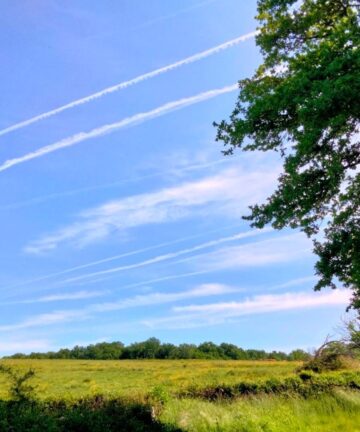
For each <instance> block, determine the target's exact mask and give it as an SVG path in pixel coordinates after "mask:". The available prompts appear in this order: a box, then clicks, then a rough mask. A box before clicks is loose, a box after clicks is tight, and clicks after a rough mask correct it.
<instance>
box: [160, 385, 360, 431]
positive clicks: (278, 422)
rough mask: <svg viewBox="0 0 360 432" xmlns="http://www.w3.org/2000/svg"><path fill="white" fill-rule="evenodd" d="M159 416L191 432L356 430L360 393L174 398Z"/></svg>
mask: <svg viewBox="0 0 360 432" xmlns="http://www.w3.org/2000/svg"><path fill="white" fill-rule="evenodd" d="M160 419H161V421H162V422H163V423H164V424H168V425H174V426H178V427H181V428H182V429H183V430H184V431H188V432H195V431H196V432H215V431H216V432H220V431H221V432H234V431H236V432H295V431H296V432H304V431H306V432H336V431H341V432H356V431H360V393H358V392H357V393H352V392H343V391H337V392H336V393H334V394H332V395H322V396H321V397H320V398H310V399H301V398H297V397H290V398H289V397H287V398H283V397H279V396H262V397H252V398H247V399H241V400H236V401H234V402H224V401H223V402H220V403H219V402H217V403H212V402H207V401H201V400H196V399H195V400H194V399H183V400H172V401H171V402H170V403H168V404H167V405H166V407H165V409H164V411H163V412H162V414H161V415H160Z"/></svg>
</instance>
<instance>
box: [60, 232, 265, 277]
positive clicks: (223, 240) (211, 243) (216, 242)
mask: <svg viewBox="0 0 360 432" xmlns="http://www.w3.org/2000/svg"><path fill="white" fill-rule="evenodd" d="M268 231H269V230H255V231H247V232H244V233H239V234H235V235H232V236H229V237H222V238H220V239H217V240H211V241H209V242H206V243H202V244H200V245H197V246H193V247H191V248H187V249H182V250H180V251H176V252H170V253H167V254H163V255H158V256H156V257H154V258H150V259H147V260H144V261H141V262H138V263H135V264H128V265H123V266H119V267H113V268H110V269H107V270H100V271H97V272H92V273H87V274H83V275H80V276H76V277H72V278H69V279H65V280H64V281H62V283H68V282H76V281H78V280H83V279H88V278H92V277H94V276H100V275H101V276H102V275H108V274H113V273H118V272H120V271H124V270H132V269H135V268H139V267H145V266H148V265H151V264H157V263H159V262H163V261H167V260H169V259H172V258H177V257H179V256H182V255H186V254H189V253H192V252H196V251H199V250H202V249H207V248H210V247H212V246H217V245H219V244H222V243H227V242H231V241H236V240H240V239H243V238H248V237H253V236H256V235H261V234H263V233H264V232H268Z"/></svg>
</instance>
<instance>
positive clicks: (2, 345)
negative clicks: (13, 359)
mask: <svg viewBox="0 0 360 432" xmlns="http://www.w3.org/2000/svg"><path fill="white" fill-rule="evenodd" d="M49 347H50V345H49V342H48V341H46V340H37V339H35V340H21V341H13V340H12V341H8V342H6V341H1V342H0V352H5V353H7V352H11V353H13V352H22V353H24V352H28V351H35V350H47V349H49Z"/></svg>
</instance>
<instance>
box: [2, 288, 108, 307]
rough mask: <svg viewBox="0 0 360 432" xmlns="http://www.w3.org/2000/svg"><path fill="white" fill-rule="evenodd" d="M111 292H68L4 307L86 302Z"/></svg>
mask: <svg viewBox="0 0 360 432" xmlns="http://www.w3.org/2000/svg"><path fill="white" fill-rule="evenodd" d="M108 293H109V291H85V290H83V291H76V292H68V293H60V294H52V295H47V296H43V297H38V298H34V299H29V300H17V301H13V302H12V301H11V302H2V303H0V306H2V305H11V304H31V303H50V302H58V301H67V300H85V299H89V298H94V297H101V296H104V295H105V294H108Z"/></svg>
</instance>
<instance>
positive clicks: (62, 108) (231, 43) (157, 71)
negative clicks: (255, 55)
mask: <svg viewBox="0 0 360 432" xmlns="http://www.w3.org/2000/svg"><path fill="white" fill-rule="evenodd" d="M256 33H257V32H251V33H247V34H244V35H242V36H239V37H237V38H235V39H231V40H229V41H227V42H225V43H223V44H221V45H217V46H215V47H213V48H210V49H208V50H205V51H202V52H200V53H198V54H194V55H192V56H190V57H187V58H185V59H183V60H180V61H177V62H176V63H172V64H170V65H167V66H164V67H162V68H159V69H155V70H153V71H151V72H148V73H145V74H143V75H139V76H137V77H136V78H133V79H131V80H128V81H124V82H121V83H119V84H116V85H114V86H111V87H107V88H105V89H103V90H101V91H99V92H96V93H93V94H91V95H89V96H86V97H83V98H81V99H77V100H74V101H72V102H70V103H68V104H66V105H62V106H60V107H58V108H55V109H53V110H51V111H47V112H45V113H42V114H39V115H37V116H35V117H32V118H30V119H28V120H24V121H22V122H19V123H16V124H14V125H12V126H9V127H7V128H5V129H2V130H0V136H1V135H5V134H7V133H9V132H12V131H15V130H17V129H21V128H24V127H26V126H29V125H31V124H33V123H36V122H39V121H41V120H45V119H47V118H49V117H51V116H54V115H56V114H60V113H61V112H63V111H66V110H68V109H71V108H75V107H76V106H79V105H83V104H86V103H88V102H91V101H93V100H95V99H98V98H101V97H103V96H106V95H108V94H111V93H114V92H117V91H119V90H123V89H125V88H127V87H130V86H133V85H135V84H138V83H140V82H142V81H146V80H148V79H150V78H154V77H156V76H158V75H162V74H164V73H167V72H170V71H171V70H174V69H177V68H179V67H181V66H185V65H187V64H190V63H194V62H197V61H199V60H202V59H204V58H206V57H209V56H211V55H214V54H217V53H219V52H221V51H224V50H226V49H228V48H231V47H233V46H235V45H238V44H239V43H241V42H244V41H246V40H248V39H251V38H253V37H254V36H255V35H256Z"/></svg>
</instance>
